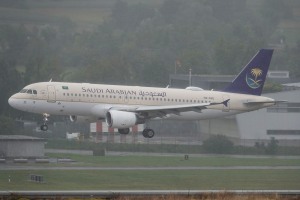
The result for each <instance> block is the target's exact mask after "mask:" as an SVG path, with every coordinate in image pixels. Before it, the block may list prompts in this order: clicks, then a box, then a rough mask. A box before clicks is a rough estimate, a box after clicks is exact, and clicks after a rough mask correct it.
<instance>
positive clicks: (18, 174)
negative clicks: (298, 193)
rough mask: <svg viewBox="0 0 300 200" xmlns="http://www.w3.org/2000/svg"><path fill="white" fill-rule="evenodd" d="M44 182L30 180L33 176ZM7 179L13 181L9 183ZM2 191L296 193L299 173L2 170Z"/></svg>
mask: <svg viewBox="0 0 300 200" xmlns="http://www.w3.org/2000/svg"><path fill="white" fill-rule="evenodd" d="M32 173H33V174H38V175H42V176H44V180H45V183H33V182H30V181H28V180H29V175H30V174H32ZM8 176H10V179H11V182H10V183H8V178H9V177H8ZM0 179H1V182H0V188H1V190H118V189H119V190H135V189H136V190H143V189H145V190H189V189H190V190H211V189H220V190H230V189H235V190H252V189H253V190H255V189H256V190H297V189H299V188H300V181H299V180H300V171H299V170H182V171H178V170H154V171H151V170H150V171H139V170H137V171H124V170H117V171H112V170H107V171H97V170H90V171H85V170H81V171H77V170H56V171H54V170H53V171H47V170H38V171H30V170H24V171H1V172H0Z"/></svg>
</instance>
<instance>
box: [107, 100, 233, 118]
mask: <svg viewBox="0 0 300 200" xmlns="http://www.w3.org/2000/svg"><path fill="white" fill-rule="evenodd" d="M229 100H230V99H227V100H225V101H223V102H219V103H198V104H185V105H168V106H138V107H136V108H128V107H127V108H121V107H119V108H118V107H115V108H111V109H114V110H123V111H129V112H136V113H139V114H141V115H143V116H145V117H148V118H155V117H164V116H166V115H167V114H175V115H180V113H181V112H188V111H194V112H199V113H200V112H201V111H202V110H203V109H208V108H209V106H213V105H219V104H223V105H225V106H227V104H228V101H229Z"/></svg>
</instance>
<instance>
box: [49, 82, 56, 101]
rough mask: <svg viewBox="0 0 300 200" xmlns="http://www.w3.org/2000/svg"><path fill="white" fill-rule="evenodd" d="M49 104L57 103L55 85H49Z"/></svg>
mask: <svg viewBox="0 0 300 200" xmlns="http://www.w3.org/2000/svg"><path fill="white" fill-rule="evenodd" d="M48 102H50V103H55V102H56V92H55V86H53V85H48Z"/></svg>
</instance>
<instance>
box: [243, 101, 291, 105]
mask: <svg viewBox="0 0 300 200" xmlns="http://www.w3.org/2000/svg"><path fill="white" fill-rule="evenodd" d="M285 102H287V101H247V102H244V104H246V105H255V104H264V103H272V104H274V105H275V104H278V103H285Z"/></svg>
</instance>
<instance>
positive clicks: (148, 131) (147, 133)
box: [143, 128, 155, 138]
mask: <svg viewBox="0 0 300 200" xmlns="http://www.w3.org/2000/svg"><path fill="white" fill-rule="evenodd" d="M154 135H155V132H154V131H153V130H152V129H150V128H145V129H144V130H143V136H144V137H145V138H153V136H154Z"/></svg>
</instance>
